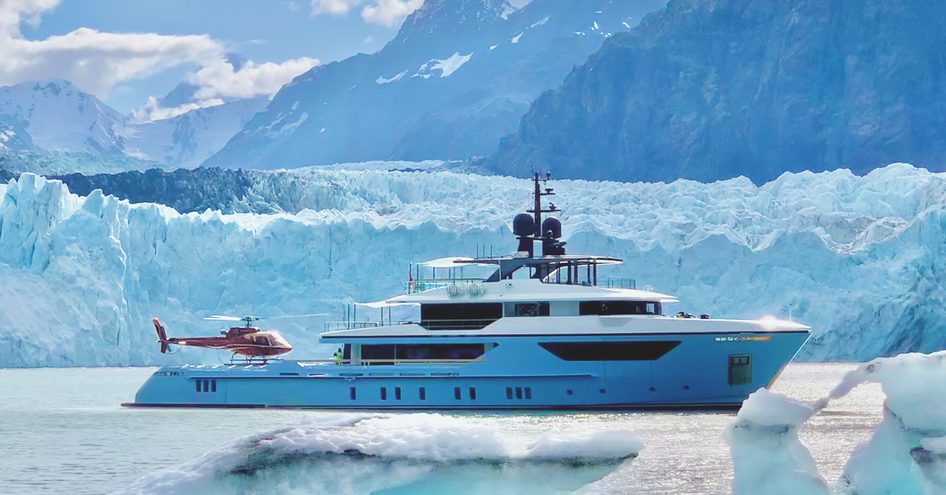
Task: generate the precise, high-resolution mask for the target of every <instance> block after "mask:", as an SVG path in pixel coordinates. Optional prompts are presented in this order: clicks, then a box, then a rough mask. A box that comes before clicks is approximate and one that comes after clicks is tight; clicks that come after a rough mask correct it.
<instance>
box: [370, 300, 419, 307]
mask: <svg viewBox="0 0 946 495" xmlns="http://www.w3.org/2000/svg"><path fill="white" fill-rule="evenodd" d="M418 304H420V303H415V302H399V301H374V302H366V303H360V302H356V303H355V305H356V306H363V307H366V308H372V309H384V308H393V307H396V306H417V305H418Z"/></svg>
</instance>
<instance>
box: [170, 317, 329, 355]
mask: <svg viewBox="0 0 946 495" xmlns="http://www.w3.org/2000/svg"><path fill="white" fill-rule="evenodd" d="M300 316H301V315H300ZM305 316H316V315H305ZM204 319H205V320H209V321H242V322H245V323H246V325H245V326H242V327H231V328H230V329H229V330H222V331H221V332H220V334H221V335H222V337H170V338H169V337H168V336H167V332H165V331H164V325H162V324H161V321H160V320H158V318H157V317H154V318H152V319H151V322H152V323H154V329H155V330H156V331H157V332H158V342H160V343H161V352H162V353H166V352H168V349H169V347H170V345H171V344H174V345H181V346H191V347H205V348H208V349H226V350H228V351H231V352H232V353H233V357H236V356H237V355H240V356H243V357H244V358H246V360H247V361H252V360H254V359H259V360H261V361H262V362H264V363H265V362H266V361H267V360H268V359H269V358H272V357H275V356H280V355H283V354H286V353H288V352H289V351H291V350H292V346H291V345H289V342H287V341H286V339H284V338H283V336H282V335H280V334H279V332H277V331H275V330H262V329H260V328H259V327H254V326H251V325H252V324H253V322H255V321H259V320H261V319H262V318H257V317H255V316H244V317H242V318H238V317H235V316H221V315H213V316H211V317H209V318H204ZM231 361H232V358H231Z"/></svg>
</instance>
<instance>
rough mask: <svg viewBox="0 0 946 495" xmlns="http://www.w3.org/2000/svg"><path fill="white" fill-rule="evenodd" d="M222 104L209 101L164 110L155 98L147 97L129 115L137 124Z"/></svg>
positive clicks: (219, 100) (221, 102)
mask: <svg viewBox="0 0 946 495" xmlns="http://www.w3.org/2000/svg"><path fill="white" fill-rule="evenodd" d="M223 103H224V101H223V100H221V99H209V100H204V101H199V102H190V103H185V104H183V105H180V106H177V107H172V108H164V107H162V106H161V103H160V102H158V99H157V98H155V97H154V96H149V97H148V101H147V102H146V103H145V104H144V106H142V107H141V108H139V109H137V110H135V111H133V112H132V113H131V115H132V117H133V118H134V119H135V120H136V121H138V122H151V121H153V120H164V119H170V118H172V117H177V116H178V115H183V114H185V113H187V112H190V111H191V110H197V109H199V108H206V107H212V106H215V105H222V104H223Z"/></svg>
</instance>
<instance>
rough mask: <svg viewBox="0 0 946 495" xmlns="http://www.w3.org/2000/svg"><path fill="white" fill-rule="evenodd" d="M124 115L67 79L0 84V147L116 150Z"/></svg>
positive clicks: (109, 152) (116, 152)
mask: <svg viewBox="0 0 946 495" xmlns="http://www.w3.org/2000/svg"><path fill="white" fill-rule="evenodd" d="M124 123H125V117H124V116H123V115H121V114H120V113H118V112H117V111H115V110H113V109H112V108H111V107H109V106H108V105H106V104H105V103H102V102H101V101H100V100H99V99H98V98H96V97H95V96H93V95H90V94H88V93H84V92H82V91H80V90H79V89H78V88H76V87H75V86H73V85H72V83H70V82H68V81H43V82H29V83H22V84H17V85H14V86H2V87H0V151H35V150H46V151H53V152H57V151H69V152H75V153H96V154H103V155H120V154H121V153H122V147H123V142H124V140H123V135H122V128H123V126H124Z"/></svg>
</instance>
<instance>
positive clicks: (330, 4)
mask: <svg viewBox="0 0 946 495" xmlns="http://www.w3.org/2000/svg"><path fill="white" fill-rule="evenodd" d="M361 2H362V0H312V15H318V14H333V15H344V14H347V13H348V11H350V10H351V9H352V8H353V7H355V6H357V5H358V4H360V3H361Z"/></svg>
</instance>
